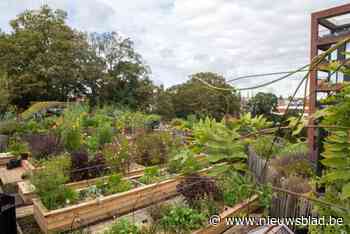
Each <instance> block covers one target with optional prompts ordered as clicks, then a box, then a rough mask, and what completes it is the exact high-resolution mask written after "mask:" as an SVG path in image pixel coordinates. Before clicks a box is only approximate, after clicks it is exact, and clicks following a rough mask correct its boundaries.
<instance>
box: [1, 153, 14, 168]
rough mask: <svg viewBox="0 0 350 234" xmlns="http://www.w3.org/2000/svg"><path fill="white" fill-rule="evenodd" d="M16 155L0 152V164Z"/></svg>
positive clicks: (4, 164)
mask: <svg viewBox="0 0 350 234" xmlns="http://www.w3.org/2000/svg"><path fill="white" fill-rule="evenodd" d="M16 158H17V157H16V156H14V155H12V154H11V153H0V166H1V167H2V166H6V163H8V162H9V161H10V160H11V159H16Z"/></svg>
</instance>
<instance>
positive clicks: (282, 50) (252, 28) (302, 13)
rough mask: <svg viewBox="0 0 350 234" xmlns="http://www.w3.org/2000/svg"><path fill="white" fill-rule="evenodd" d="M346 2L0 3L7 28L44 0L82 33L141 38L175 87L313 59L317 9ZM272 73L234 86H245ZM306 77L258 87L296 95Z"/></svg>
mask: <svg viewBox="0 0 350 234" xmlns="http://www.w3.org/2000/svg"><path fill="white" fill-rule="evenodd" d="M346 3H349V1H345V0H312V1H311V0H288V1H277V0H274V1H272V0H265V1H263V0H129V1H126V0H74V1H72V0H0V28H1V29H2V30H3V31H9V30H10V27H9V24H8V23H9V21H10V20H11V19H13V18H15V17H16V15H18V14H19V13H21V12H22V11H24V10H26V9H37V8H39V7H40V6H41V5H42V4H48V5H49V6H50V7H52V8H60V9H63V10H65V11H67V13H68V20H67V23H68V24H69V25H70V26H72V27H73V28H76V29H78V30H80V31H85V32H106V31H116V32H118V33H120V34H121V35H124V36H125V37H130V38H131V39H132V40H133V41H134V42H135V48H136V50H137V52H139V53H140V54H141V55H142V56H143V59H144V60H145V62H146V63H147V64H148V65H149V66H150V67H151V70H152V74H151V78H152V80H153V81H154V82H155V83H156V84H163V85H164V86H165V87H169V86H171V85H174V84H179V83H182V82H185V81H186V80H188V79H189V76H190V75H191V74H194V73H196V72H216V73H219V74H221V75H223V76H224V77H225V78H226V79H233V78H235V77H237V76H243V75H251V74H256V73H269V72H279V71H288V70H293V69H296V68H299V67H301V66H303V65H305V64H307V63H308V62H309V41H310V14H311V13H312V12H314V11H318V10H322V9H325V8H329V7H334V6H338V5H342V4H346ZM274 78H276V76H272V77H259V78H252V79H245V80H241V81H238V82H234V83H232V84H233V86H234V87H236V88H245V87H251V86H255V85H257V84H261V83H264V82H266V81H269V80H271V79H274ZM301 78H302V74H298V75H296V76H294V77H291V78H289V79H287V80H285V81H282V82H278V83H276V84H275V85H272V86H268V87H266V88H263V89H259V90H254V91H251V92H245V93H244V95H253V94H254V93H256V92H258V91H265V92H273V93H275V94H277V95H283V96H285V97H287V96H289V95H291V94H292V93H293V91H294V89H293V88H296V86H297V84H298V81H299V80H300V79H301Z"/></svg>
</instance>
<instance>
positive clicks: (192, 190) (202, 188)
mask: <svg viewBox="0 0 350 234" xmlns="http://www.w3.org/2000/svg"><path fill="white" fill-rule="evenodd" d="M176 190H177V192H178V193H180V194H181V195H182V196H184V197H185V200H186V202H187V203H188V204H189V206H190V207H192V208H195V207H196V205H197V202H198V201H200V200H202V199H209V200H220V199H222V194H221V191H220V189H219V188H218V186H217V185H216V182H215V181H214V179H212V178H210V177H206V176H200V175H197V174H192V175H190V176H187V177H185V179H184V180H183V181H181V182H180V183H179V184H178V185H177V186H176Z"/></svg>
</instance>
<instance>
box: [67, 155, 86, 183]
mask: <svg viewBox="0 0 350 234" xmlns="http://www.w3.org/2000/svg"><path fill="white" fill-rule="evenodd" d="M71 162H72V164H71V181H80V180H86V179H89V170H88V167H89V155H88V153H87V152H86V151H85V150H79V151H74V152H73V153H72V154H71Z"/></svg>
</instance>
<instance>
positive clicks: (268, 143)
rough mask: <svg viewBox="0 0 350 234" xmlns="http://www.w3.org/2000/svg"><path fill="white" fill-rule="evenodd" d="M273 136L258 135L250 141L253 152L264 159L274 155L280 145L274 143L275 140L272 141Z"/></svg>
mask: <svg viewBox="0 0 350 234" xmlns="http://www.w3.org/2000/svg"><path fill="white" fill-rule="evenodd" d="M273 138H274V137H273V136H260V137H258V139H256V140H255V141H254V142H253V143H252V148H253V150H254V151H255V153H256V154H257V155H259V156H260V157H262V158H265V159H268V158H270V157H272V156H276V154H277V153H278V151H279V149H280V147H279V146H278V145H277V144H276V142H275V143H273ZM272 143H273V144H272Z"/></svg>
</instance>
